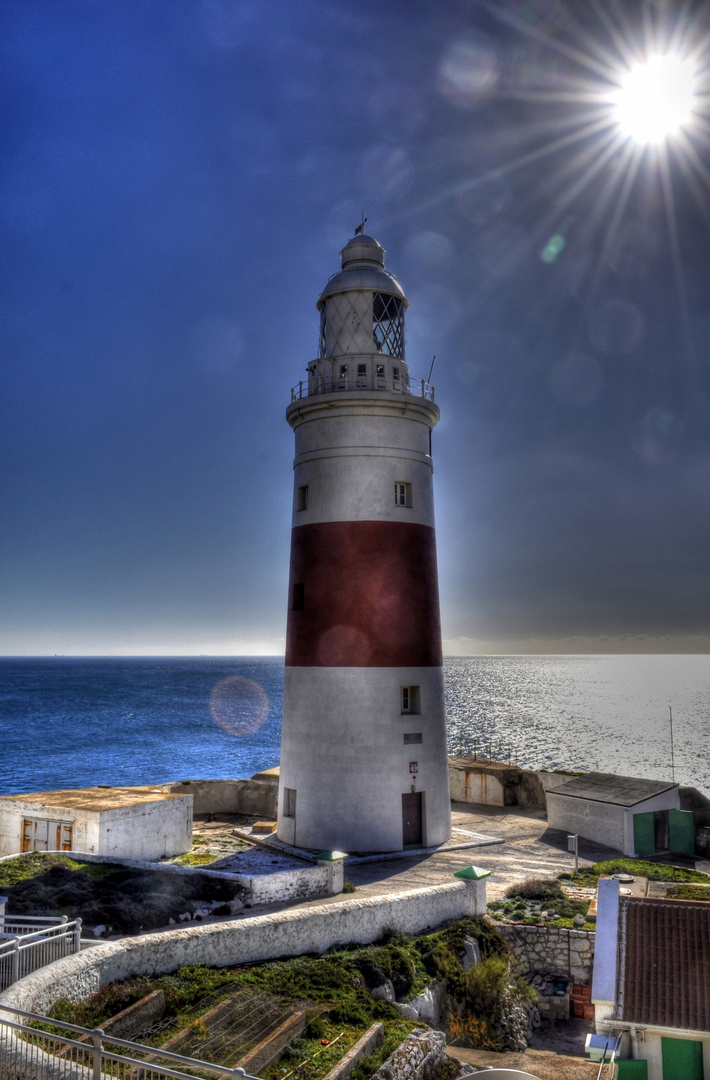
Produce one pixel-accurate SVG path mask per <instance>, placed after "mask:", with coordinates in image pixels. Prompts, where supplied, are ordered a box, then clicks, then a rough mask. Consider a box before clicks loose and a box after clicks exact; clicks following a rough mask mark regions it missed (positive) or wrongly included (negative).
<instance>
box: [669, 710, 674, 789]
mask: <svg viewBox="0 0 710 1080" xmlns="http://www.w3.org/2000/svg"><path fill="white" fill-rule="evenodd" d="M668 712H669V713H670V718H671V782H672V783H674V784H675V762H674V760H673V709H672V708H671V707H670V705H669V706H668Z"/></svg>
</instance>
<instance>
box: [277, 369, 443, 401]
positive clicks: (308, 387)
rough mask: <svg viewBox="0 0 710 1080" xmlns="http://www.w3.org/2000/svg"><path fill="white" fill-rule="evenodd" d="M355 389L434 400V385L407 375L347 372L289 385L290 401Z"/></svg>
mask: <svg viewBox="0 0 710 1080" xmlns="http://www.w3.org/2000/svg"><path fill="white" fill-rule="evenodd" d="M355 390H386V391H389V392H390V393H395V394H409V395H410V396H411V397H421V398H424V400H425V401H433V400H434V387H433V386H432V385H431V383H428V382H426V380H425V379H412V378H410V377H409V376H407V377H406V378H402V379H393V378H392V377H391V376H384V375H376V376H375V377H374V378H373V377H372V376H368V375H357V374H356V373H355V372H353V373H352V374H350V372H348V374H347V375H344V376H342V378H340V377H338V376H337V375H333V376H330V375H314V376H313V377H312V378H311V379H309V380H303V379H302V380H301V381H300V382H299V383H297V384H296V385H295V386H292V387H291V402H292V403H293V402H294V401H299V400H300V399H301V398H305V397H316V396H318V395H319V394H337V393H339V392H341V391H342V392H345V391H350V392H352V391H355Z"/></svg>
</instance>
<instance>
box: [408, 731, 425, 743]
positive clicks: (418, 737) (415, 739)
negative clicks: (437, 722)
mask: <svg viewBox="0 0 710 1080" xmlns="http://www.w3.org/2000/svg"><path fill="white" fill-rule="evenodd" d="M421 741H422V733H421V731H414V732H412V733H411V734H407V733H406V732H405V735H404V745H405V746H411V744H412V743H420V742H421Z"/></svg>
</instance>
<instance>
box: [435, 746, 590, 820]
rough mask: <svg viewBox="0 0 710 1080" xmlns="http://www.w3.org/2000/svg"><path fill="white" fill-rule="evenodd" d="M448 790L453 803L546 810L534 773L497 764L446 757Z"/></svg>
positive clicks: (539, 785) (542, 789)
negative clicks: (447, 759)
mask: <svg viewBox="0 0 710 1080" xmlns="http://www.w3.org/2000/svg"><path fill="white" fill-rule="evenodd" d="M565 779H566V780H569V777H565ZM449 789H450V792H451V798H452V799H453V800H454V802H466V803H477V804H478V805H479V806H519V807H521V808H522V809H526V810H544V809H545V807H546V803H545V791H544V788H543V785H542V784H541V782H540V780H539V779H538V774H537V773H535V772H531V771H530V770H528V769H520V768H518V766H517V765H504V764H501V763H500V762H496V761H492V762H482V761H476V760H474V759H473V758H449Z"/></svg>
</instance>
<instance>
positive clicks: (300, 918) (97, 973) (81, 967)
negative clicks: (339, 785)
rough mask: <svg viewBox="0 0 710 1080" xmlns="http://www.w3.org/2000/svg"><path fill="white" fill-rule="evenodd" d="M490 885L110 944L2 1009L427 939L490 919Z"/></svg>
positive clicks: (25, 987) (45, 973)
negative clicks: (198, 971)
mask: <svg viewBox="0 0 710 1080" xmlns="http://www.w3.org/2000/svg"><path fill="white" fill-rule="evenodd" d="M485 884H486V883H485V879H484V880H483V881H477V882H460V881H457V882H454V883H452V884H446V885H435V886H433V887H431V888H427V889H413V890H411V891H410V892H406V893H391V894H389V895H386V896H384V897H377V898H372V899H364V900H358V899H353V900H342V901H336V902H332V903H329V904H321V905H317V906H313V907H309V908H305V909H298V910H295V911H294V910H290V911H281V912H278V913H276V914H273V915H260V916H256V917H254V918H247V919H240V920H238V921H234V922H228V923H221V924H219V925H209V926H198V927H190V929H187V930H172V931H167V932H165V933H162V934H146V935H143V936H141V937H134V938H125V939H124V940H122V941H115V942H107V943H106V944H105V945H97V946H95V947H94V948H92V949H88V950H87V951H86V952H83V953H81V954H80V955H78V956H72V957H68V958H67V959H65V960H59V961H57V962H56V963H54V964H50V965H49V966H48V967H46V968H43V969H42V970H40V971H37V972H34V973H33V974H32V975H29V976H27V978H25V979H22V980H20V982H17V983H15V984H14V986H11V987H10V988H9V989H8V990H6V991H5V992H4V993H3V994H0V1009H1V1007H2V1005H9V1006H12V1007H14V1008H17V1009H25V1010H27V1011H30V1012H31V1011H35V1012H46V1011H47V1010H48V1009H49V1008H51V1006H52V1004H53V1003H54V1002H55V1001H56V1000H57V999H58V998H60V997H64V998H67V999H68V1000H70V1001H82V1000H84V998H87V997H89V996H90V995H91V994H95V993H96V992H97V991H98V990H99V989H100V987H101V986H105V985H107V984H109V983H113V982H117V981H119V980H122V979H127V978H129V977H130V976H132V975H158V974H164V973H167V972H170V971H174V970H175V969H176V968H178V967H181V966H183V965H185V964H208V965H210V966H213V967H228V966H232V965H237V964H245V963H250V962H254V961H260V960H276V959H281V958H283V957H288V956H301V955H303V954H304V953H315V954H321V953H323V952H325V951H326V950H327V949H329V948H331V947H332V946H333V945H345V944H348V943H349V942H357V943H359V944H367V943H369V942H371V941H375V940H376V939H377V938H379V937H380V936H381V934H382V932H383V931H384V930H385V929H386V928H391V929H394V930H400V931H402V932H403V933H407V934H414V933H420V932H422V931H424V930H427V929H429V928H433V927H435V926H438V925H440V924H441V923H442V922H446V921H447V920H449V919H458V918H461V917H463V916H465V915H470V916H481V915H483V914H484V912H485V909H486V888H485Z"/></svg>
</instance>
